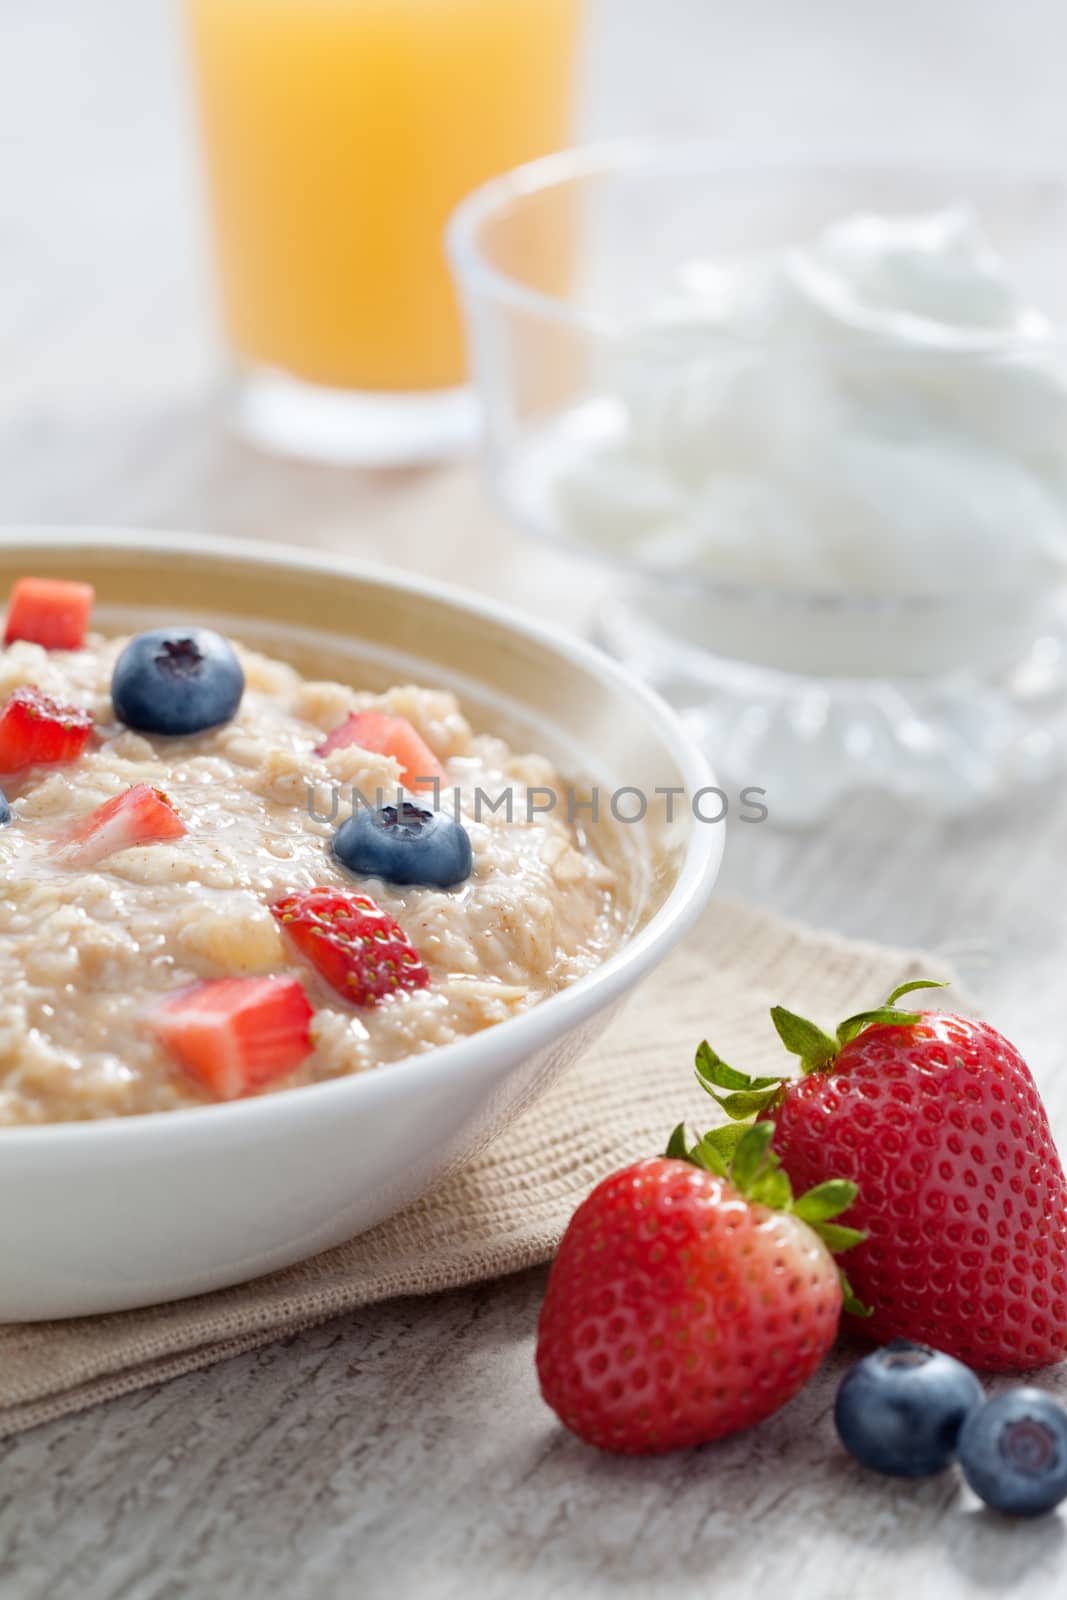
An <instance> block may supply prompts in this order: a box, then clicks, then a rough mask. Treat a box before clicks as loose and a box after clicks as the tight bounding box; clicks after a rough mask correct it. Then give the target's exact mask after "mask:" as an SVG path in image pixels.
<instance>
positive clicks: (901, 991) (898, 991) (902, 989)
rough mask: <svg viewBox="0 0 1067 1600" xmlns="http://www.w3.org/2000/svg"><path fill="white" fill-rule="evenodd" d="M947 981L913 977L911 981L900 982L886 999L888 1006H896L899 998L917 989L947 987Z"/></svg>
mask: <svg viewBox="0 0 1067 1600" xmlns="http://www.w3.org/2000/svg"><path fill="white" fill-rule="evenodd" d="M948 987H949V984H948V983H947V982H938V980H937V979H936V978H913V979H912V981H911V983H898V984H897V987H896V988H895V989H894V990H893V993H892V994H891V995H890V996H889V999H888V1000H887V1001H886V1005H887V1006H895V1005H896V1003H897V1001H898V1000H901V999H903V997H904V995H906V994H914V993H915V990H916V989H947V988H948Z"/></svg>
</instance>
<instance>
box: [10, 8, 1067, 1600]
mask: <svg viewBox="0 0 1067 1600" xmlns="http://www.w3.org/2000/svg"><path fill="white" fill-rule="evenodd" d="M594 11H595V19H594V20H595V32H594V43H595V49H594V51H593V52H592V56H591V60H590V65H589V74H588V90H587V99H586V107H587V109H586V122H587V126H588V127H589V128H590V129H591V130H592V131H594V132H609V133H618V132H629V131H643V130H647V129H649V128H660V129H674V130H678V129H682V130H688V131H693V130H700V131H705V132H711V133H715V134H717V135H723V134H729V135H732V136H735V137H743V138H766V136H767V133H768V129H770V131H771V132H772V133H773V135H775V136H776V137H778V138H783V139H788V140H791V141H794V142H814V143H822V144H827V143H834V144H835V145H836V146H838V147H849V146H851V147H854V146H856V145H869V146H875V147H881V148H882V149H886V148H893V149H897V150H907V151H911V152H912V153H915V152H921V151H922V150H924V149H926V148H929V147H930V146H932V145H937V146H938V147H940V148H942V149H950V150H953V151H955V152H960V153H963V154H964V155H968V156H971V157H977V158H982V157H984V156H996V157H997V158H998V159H1002V158H1004V157H1005V156H1009V157H1017V158H1019V159H1029V158H1034V159H1042V160H1047V159H1048V158H1049V155H1050V152H1062V153H1064V154H1065V155H1067V103H1065V101H1064V98H1063V94H1062V62H1063V60H1064V55H1065V46H1067V23H1065V22H1064V20H1063V17H1062V13H1061V12H1060V9H1059V8H1058V7H1056V6H1054V5H1052V4H1051V3H1050V0H1016V3H1015V4H1013V5H1012V6H1011V7H1007V6H1004V5H1003V4H1002V3H1000V0H895V3H894V5H893V6H891V7H890V6H885V7H875V6H856V5H855V4H852V3H850V0H806V3H805V4H804V5H803V6H797V5H796V4H795V0H760V3H758V4H753V5H749V6H735V5H731V4H729V3H728V0H657V4H656V5H652V4H651V0H599V3H598V4H596V5H595V6H594ZM177 63H178V57H177V53H176V51H175V49H174V44H173V39H172V34H171V28H170V19H169V16H168V8H167V6H166V5H165V4H164V3H163V0H79V4H78V5H77V6H75V5H73V4H71V3H70V0H66V3H63V0H35V3H34V4H33V5H32V6H30V5H27V4H26V3H25V0H0V151H2V163H0V274H2V278H0V282H2V288H3V293H2V295H0V348H2V352H3V358H2V360H0V515H2V517H3V519H4V520H5V521H8V522H16V521H19V520H28V521H34V522H55V521H64V522H72V521H74V522H96V523H99V524H115V523H123V524H138V525H141V526H144V527H146V528H165V527H194V526H195V527H201V528H209V529H213V530H216V531H218V532H222V533H232V534H237V535H245V536H247V535H258V536H262V537H268V538H290V539H294V538H295V539H299V540H301V541H302V542H306V541H309V540H310V541H314V542H315V543H317V544H319V545H321V546H323V547H325V548H330V549H338V550H346V551H351V552H363V553H366V554H369V555H373V556H375V557H380V556H381V555H382V554H383V550H382V548H381V545H382V534H381V531H380V530H381V528H382V526H383V519H384V520H385V522H387V523H388V525H389V526H390V527H391V528H392V529H393V530H394V531H395V530H397V529H399V530H400V531H399V534H398V535H397V537H395V538H394V537H392V536H390V538H389V540H388V553H389V555H390V556H391V557H392V558H393V559H400V560H402V561H404V562H405V563H407V564H409V565H411V566H413V567H417V568H420V569H422V570H425V571H428V572H436V573H447V574H449V575H453V576H454V575H457V568H458V569H459V570H458V575H460V576H469V575H470V573H469V572H467V571H464V568H465V567H466V566H469V563H465V561H464V556H463V550H462V547H461V546H458V545H457V543H456V541H455V540H454V538H453V535H452V532H451V530H450V529H446V528H440V527H436V526H425V525H423V523H422V520H421V519H419V518H415V519H412V517H411V516H410V515H409V513H408V511H407V510H406V508H407V507H408V506H409V504H410V503H411V502H410V500H409V498H408V497H409V496H411V495H414V496H415V498H416V500H418V499H419V498H420V495H421V492H422V490H423V489H424V488H425V486H426V483H427V482H428V479H427V478H426V476H425V475H420V474H412V473H391V474H385V473H380V474H363V475H357V474H352V473H346V472H339V471H329V470H324V469H316V468H311V467H304V466H293V465H286V464H283V463H279V462H273V461H268V460H265V459H263V458H261V457H258V456H256V455H255V454H253V453H252V452H251V451H249V450H247V449H245V448H244V447H243V446H242V445H240V444H239V443H237V442H235V441H233V440H232V439H231V438H229V437H228V436H227V434H226V431H225V429H224V427H223V425H222V420H221V410H220V406H219V405H218V403H217V402H216V401H215V400H214V399H213V398H212V385H213V382H214V379H215V374H216V356H215V354H214V349H213V346H212V343H211V340H210V331H209V320H208V313H207V309H206V290H205V273H204V271H203V266H202V260H201V244H202V241H201V238H200V234H199V231H198V222H197V191H196V182H195V177H194V173H193V167H192V162H191V157H190V150H189V141H188V129H187V125H186V121H185V113H184V105H183V99H182V93H181V90H182V85H181V81H180V78H181V75H180V70H179V67H178V64H177ZM476 576H477V581H478V582H479V583H481V584H482V585H483V586H484V587H486V588H487V589H489V590H491V591H492V592H494V593H497V594H501V595H518V596H520V597H521V598H522V599H523V600H524V601H525V602H526V603H527V604H530V605H533V606H534V607H541V608H545V609H548V608H551V609H552V610H553V611H558V610H559V609H560V606H561V605H567V604H568V603H569V602H568V598H567V597H568V596H571V597H572V598H573V596H574V594H575V593H576V592H579V591H580V588H581V586H580V584H578V583H577V581H576V579H575V576H574V573H573V570H572V569H571V568H570V567H568V565H567V564H566V563H562V562H559V561H558V560H556V559H550V558H549V557H548V556H545V555H542V554H540V553H534V552H531V551H530V550H528V549H525V548H524V547H522V546H521V545H520V544H519V543H518V542H517V541H516V540H515V538H514V537H513V536H512V535H511V534H510V533H509V531H508V530H507V529H506V528H503V527H501V528H500V530H499V535H498V537H497V538H496V539H495V540H494V541H493V543H492V547H491V548H490V549H487V550H483V551H482V552H480V554H479V561H478V563H477V574H476ZM580 610H581V607H580V604H578V603H577V602H574V604H573V609H572V613H571V614H572V615H573V616H574V618H575V619H576V620H578V619H579V618H580ZM754 781H757V780H754ZM1063 813H1064V808H1063V807H1062V805H1061V804H1060V797H1059V793H1058V792H1048V793H1045V794H1042V795H1030V794H1026V793H1020V794H1018V795H1017V796H1015V797H1013V798H1012V799H1011V800H1010V801H1009V802H1006V803H1005V804H1004V805H1002V806H1001V807H1000V809H999V810H998V811H997V812H995V813H991V814H987V815H985V816H983V817H981V818H976V819H974V820H972V821H968V822H964V823H953V824H945V825H938V826H934V825H931V824H929V823H925V822H923V821H921V820H918V819H916V818H914V817H911V816H909V815H907V814H906V813H904V812H903V811H901V810H900V809H898V808H896V807H894V806H890V805H885V804H872V805H862V806H861V805H859V804H853V805H851V806H849V807H848V808H846V809H844V810H842V811H841V813H840V814H839V815H837V816H835V817H834V818H833V819H832V821H831V822H830V823H829V824H828V826H827V827H826V828H825V829H823V830H822V831H821V832H819V833H818V834H816V835H812V836H799V837H794V836H789V835H786V834H781V833H777V832H775V831H774V829H773V828H770V827H761V828H746V829H737V830H735V833H734V835H733V836H731V838H730V840H729V845H728V853H727V862H726V867H725V873H724V880H723V881H724V885H725V887H727V888H728V889H730V890H731V891H732V892H735V893H740V894H744V895H747V896H749V897H750V898H752V899H754V900H756V901H759V902H761V903H763V904H766V905H769V906H773V907H776V908H778V909H780V910H781V911H783V912H787V913H789V914H791V915H794V916H797V917H801V918H804V919H806V920H809V921H811V922H813V923H819V924H825V925H827V926H830V927H834V928H836V929H839V930H840V931H842V932H845V933H849V934H854V935H859V936H863V937H867V938H872V939H880V940H885V941H891V942H897V943H901V944H908V945H912V944H920V945H925V946H927V947H928V948H930V949H931V950H932V951H934V952H935V953H944V954H947V955H951V956H952V958H953V959H954V960H955V962H956V964H957V966H958V968H959V969H960V970H961V972H962V974H963V976H964V977H965V978H967V979H968V980H969V982H970V984H971V985H972V987H974V988H975V989H976V990H978V991H979V992H980V993H981V994H982V995H983V997H984V999H985V1002H986V1005H987V1009H988V1011H989V1013H990V1014H991V1015H992V1016H993V1017H994V1018H995V1019H996V1020H997V1021H998V1022H1000V1023H1001V1025H1002V1026H1003V1027H1004V1028H1005V1029H1006V1031H1008V1032H1009V1033H1010V1034H1013V1035H1014V1036H1015V1037H1016V1039H1017V1040H1018V1042H1019V1043H1020V1044H1021V1045H1022V1046H1023V1048H1024V1049H1025V1050H1026V1051H1027V1052H1028V1053H1029V1054H1030V1055H1031V1057H1032V1059H1033V1060H1034V1062H1035V1064H1036V1065H1037V1067H1038V1070H1039V1072H1040V1075H1041V1078H1042V1081H1043V1085H1044V1088H1045V1092H1046V1094H1047V1096H1048V1098H1049V1100H1050V1102H1052V1104H1053V1106H1054V1108H1055V1111H1056V1112H1057V1114H1058V1124H1059V1131H1060V1137H1061V1141H1064V1142H1067V1077H1065V1062H1064V1048H1063V1040H1062V1032H1063V1003H1062V993H1063V973H1064V968H1065V965H1067V932H1065V928H1064V915H1063V903H1062V901H1061V900H1060V895H1061V894H1063V893H1064V892H1065V890H1067V820H1065V818H1064V814H1063ZM0 1270H2V1263H0ZM542 1285H543V1275H542V1273H540V1272H532V1273H528V1274H525V1275H522V1276H520V1277H517V1278H515V1279H512V1280H510V1281H507V1282H504V1283H497V1284H491V1285H486V1286H484V1287H482V1288H478V1289H475V1290H471V1291H468V1292H462V1293H455V1294H449V1295H445V1296H442V1297H440V1298H439V1299H436V1300H432V1301H426V1302H414V1301H407V1302H400V1303H394V1304H390V1305H385V1306H381V1307H377V1308H375V1309H372V1310H368V1311H365V1312H361V1313H359V1314H358V1315H356V1316H354V1317H350V1318H347V1319H345V1320H344V1321H343V1322H341V1323H338V1324H334V1325H330V1326H327V1327H324V1328H322V1329H319V1330H318V1331H315V1332H312V1333H308V1334H304V1335H301V1336H299V1337H296V1338H293V1339H289V1340H286V1341H285V1342H284V1343H282V1344H278V1345H275V1346H272V1347H270V1348H267V1349H265V1350H263V1351H261V1352H259V1353H257V1354H253V1355H249V1356H244V1357H241V1358H239V1359H237V1360H234V1361H230V1362H228V1363H226V1364H225V1365H224V1366H221V1367H218V1368H215V1369H213V1370H211V1371H208V1372H204V1373H201V1374H199V1375H195V1376H192V1377H189V1378H185V1379H181V1380H179V1381H176V1382H174V1383H171V1384H167V1385H165V1386H163V1387H161V1388H158V1389H154V1390H149V1391H145V1392H143V1393H141V1394H137V1395H134V1396H132V1397H130V1398H128V1399H124V1400H120V1401H117V1402H115V1403H113V1404H111V1405H109V1406H106V1407H102V1408H100V1409H98V1410H96V1411H92V1412H90V1413H88V1414H86V1415H83V1416H80V1417H76V1418H73V1419H71V1420H68V1421H61V1422H57V1423H55V1424H52V1425H50V1426H48V1427H44V1428H41V1429H38V1430H37V1431H35V1432H33V1433H30V1434H27V1435H24V1436H23V1437H21V1438H19V1439H16V1440H12V1441H9V1442H8V1443H7V1444H5V1445H3V1446H0V1574H2V1576H0V1592H3V1593H4V1594H5V1595H7V1594H11V1595H13V1596H16V1597H18V1600H68V1597H71V1600H73V1597H77V1600H93V1597H107V1600H110V1597H113V1596H114V1597H118V1596H123V1597H126V1596H130V1597H138V1600H141V1597H144V1600H171V1597H177V1596H184V1595H194V1596H197V1597H200V1596H203V1597H205V1600H231V1597H233V1600H238V1597H243V1596H246V1595H257V1596H258V1595H264V1596H274V1595H278V1596H285V1597H287V1600H289V1597H292V1600H305V1597H318V1596H333V1595H348V1594H353V1595H357V1594H358V1595H361V1596H368V1597H371V1600H374V1597H376V1596H378V1595H382V1596H386V1595H388V1596H390V1597H397V1596H399V1597H407V1596H413V1597H415V1600H438V1597H440V1600H445V1597H449V1600H451V1597H455V1600H460V1597H462V1596H466V1595H471V1594H473V1595H477V1596H479V1597H480V1596H483V1595H484V1596H490V1597H495V1596H501V1597H507V1600H525V1597H541V1596H552V1597H553V1600H557V1597H558V1600H571V1597H573V1600H586V1597H593V1600H596V1597H601V1596H603V1597H606V1596H608V1595H609V1594H611V1595H615V1594H618V1593H623V1594H626V1595H638V1596H642V1597H643V1596H646V1595H659V1594H662V1595H665V1596H682V1595H684V1596H689V1595H693V1596H696V1595H705V1594H709V1593H712V1592H714V1593H716V1594H720V1593H724V1592H726V1591H727V1589H728V1588H731V1587H732V1589H733V1592H734V1593H737V1594H741V1595H748V1594H754V1593H755V1592H756V1590H757V1587H758V1586H759V1587H761V1588H762V1587H763V1586H764V1585H777V1586H778V1587H779V1588H781V1589H786V1588H788V1592H789V1593H790V1594H791V1596H793V1597H794V1600H845V1597H849V1600H852V1597H863V1600H871V1597H875V1600H890V1597H896V1596H898V1595H900V1594H903V1593H908V1594H909V1595H911V1596H912V1597H914V1600H933V1597H935V1596H936V1597H937V1600H954V1597H964V1596H979V1595H983V1596H984V1595H1015V1594H1018V1595H1023V1594H1026V1595H1027V1596H1030V1595H1035V1596H1040V1597H1045V1596H1049V1597H1051V1596H1053V1595H1055V1594H1061V1593H1063V1592H1064V1589H1065V1587H1067V1546H1065V1540H1064V1529H1065V1521H1064V1519H1063V1518H1062V1517H1060V1518H1054V1519H1050V1520H1047V1521H1045V1522H1044V1523H1042V1524H1040V1525H1037V1526H1033V1527H1025V1526H1019V1527H1011V1526H1006V1525H1002V1524H1000V1523H998V1522H996V1521H995V1520H994V1519H991V1518H989V1517H987V1516H985V1515H982V1514H980V1513H979V1512H978V1511H977V1510H976V1509H975V1506H974V1503H973V1502H972V1501H971V1500H969V1499H968V1498H967V1497H966V1496H965V1495H963V1494H961V1493H960V1492H959V1491H958V1489H957V1486H956V1483H955V1480H954V1479H953V1478H951V1477H948V1478H946V1479H944V1480H938V1481H935V1482H931V1483H928V1484H925V1485H920V1486H918V1487H912V1486H892V1485H883V1484H874V1483H872V1482H869V1481H866V1480H862V1479H859V1478H858V1477H857V1475H856V1474H855V1473H853V1472H851V1471H849V1470H848V1468H847V1467H846V1466H845V1465H844V1464H843V1463H842V1461H841V1458H840V1455H839V1453H838V1452H837V1451H836V1449H835V1446H834V1443H833V1437H832V1431H831V1428H830V1424H829V1418H828V1413H827V1404H828V1397H829V1395H830V1393H831V1386H830V1385H829V1384H828V1383H827V1382H825V1381H824V1382H821V1383H819V1384H816V1385H814V1386H813V1387H812V1388H811V1389H810V1390H808V1391H807V1392H806V1393H805V1394H804V1395H803V1396H802V1397H800V1399H799V1400H798V1401H797V1402H795V1404H794V1405H793V1406H792V1407H790V1408H789V1409H788V1410H787V1411H786V1412H785V1413H783V1414H782V1415H781V1416H780V1417H778V1418H777V1419H774V1420H773V1421H772V1422H770V1423H768V1424H767V1425H765V1426H764V1427H763V1428H761V1429H759V1430H758V1431H757V1432H756V1433H754V1434H752V1435H751V1436H748V1437H744V1438H741V1439H737V1440H734V1441H731V1442H728V1443H727V1444H725V1445H723V1446H721V1447H720V1448H718V1449H716V1450H715V1451H714V1452H707V1453H704V1454H697V1455H693V1456H680V1457H677V1458H674V1459H669V1460H662V1461H655V1462H629V1461H617V1460H612V1459H607V1458H599V1457H596V1456H593V1455H592V1454H591V1453H589V1452H587V1451H586V1450H584V1449H583V1448H582V1447H580V1446H579V1445H578V1444H577V1443H575V1442H574V1441H572V1440H570V1439H569V1438H567V1437H565V1436H564V1435H563V1434H562V1433H561V1431H560V1430H558V1429H557V1428H556V1427H555V1426H554V1425H553V1421H552V1419H551V1418H550V1416H549V1415H548V1413H547V1412H546V1411H545V1410H544V1408H543V1407H542V1405H541V1403H540V1401H539V1399H538V1396H537V1393H536V1388H535V1384H534V1378H533V1371H532V1342H533V1328H534V1322H535V1317H536V1312H537V1307H538V1303H539V1297H540V1294H541V1290H542Z"/></svg>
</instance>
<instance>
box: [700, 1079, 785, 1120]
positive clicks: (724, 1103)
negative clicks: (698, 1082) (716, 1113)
mask: <svg viewBox="0 0 1067 1600" xmlns="http://www.w3.org/2000/svg"><path fill="white" fill-rule="evenodd" d="M704 1088H705V1089H707V1091H708V1093H709V1094H710V1095H711V1098H712V1099H713V1100H714V1101H715V1104H716V1105H717V1106H721V1108H722V1110H723V1111H725V1112H726V1115H727V1116H728V1117H732V1118H733V1119H734V1121H735V1122H743V1121H747V1119H748V1118H749V1117H752V1116H755V1115H757V1114H758V1113H759V1112H761V1111H763V1110H765V1108H766V1107H767V1106H769V1105H770V1103H771V1101H772V1100H773V1099H774V1098H775V1096H776V1095H777V1093H778V1090H777V1089H752V1090H745V1091H744V1092H743V1093H740V1094H716V1093H715V1090H714V1089H709V1088H708V1085H707V1084H705V1085H704Z"/></svg>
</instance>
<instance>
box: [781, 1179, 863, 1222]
mask: <svg viewBox="0 0 1067 1600" xmlns="http://www.w3.org/2000/svg"><path fill="white" fill-rule="evenodd" d="M858 1194H859V1186H858V1185H857V1184H855V1183H852V1182H850V1181H849V1179H848V1178H828V1179H827V1181H826V1182H825V1183H818V1184H816V1185H815V1187H814V1189H809V1190H808V1191H807V1193H806V1194H802V1195H801V1197H800V1199H799V1200H798V1201H797V1202H796V1203H795V1205H794V1206H793V1210H794V1211H795V1212H796V1214H797V1216H798V1217H803V1219H804V1221H805V1222H812V1223H815V1222H827V1221H829V1219H830V1218H831V1217H836V1216H839V1215H840V1213H841V1212H842V1211H847V1210H848V1208H849V1206H850V1205H851V1204H852V1202H853V1201H854V1200H855V1198H856V1196H857V1195H858Z"/></svg>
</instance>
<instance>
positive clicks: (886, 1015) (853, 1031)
mask: <svg viewBox="0 0 1067 1600" xmlns="http://www.w3.org/2000/svg"><path fill="white" fill-rule="evenodd" d="M920 1017H921V1012H918V1011H898V1010H897V1009H896V1007H895V1006H879V1007H878V1008H877V1009H876V1010H874V1011H859V1012H857V1013H856V1015H855V1016H854V1017H847V1018H846V1019H845V1021H844V1022H843V1023H842V1024H841V1026H840V1027H839V1028H838V1030H837V1042H838V1044H841V1045H845V1044H848V1043H849V1041H850V1040H852V1039H855V1038H856V1037H857V1035H858V1034H861V1033H862V1032H863V1030H864V1029H865V1028H873V1027H877V1026H878V1025H879V1024H885V1025H886V1026H887V1027H891V1028H913V1027H914V1026H915V1024H916V1023H917V1022H918V1021H919V1020H920Z"/></svg>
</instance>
